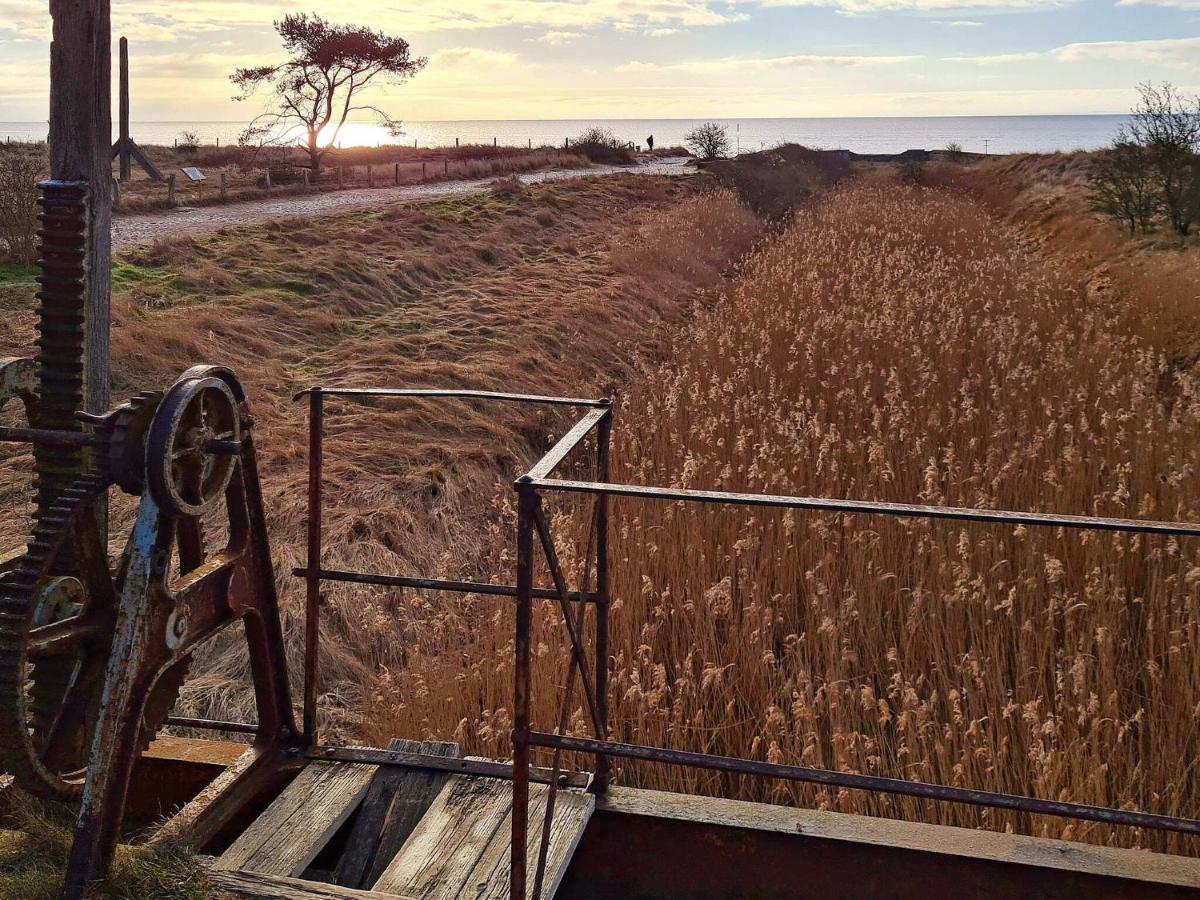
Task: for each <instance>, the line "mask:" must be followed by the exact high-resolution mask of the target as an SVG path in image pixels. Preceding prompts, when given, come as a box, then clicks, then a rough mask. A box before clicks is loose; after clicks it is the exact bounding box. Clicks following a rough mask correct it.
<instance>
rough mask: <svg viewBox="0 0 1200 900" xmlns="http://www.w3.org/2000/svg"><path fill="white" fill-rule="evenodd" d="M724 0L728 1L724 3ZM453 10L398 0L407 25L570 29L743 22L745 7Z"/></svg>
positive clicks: (561, 5) (530, 5)
mask: <svg viewBox="0 0 1200 900" xmlns="http://www.w3.org/2000/svg"><path fill="white" fill-rule="evenodd" d="M722 5H723V4H722ZM459 9H460V10H461V11H457V10H456V11H453V12H450V11H447V6H446V5H445V3H444V0H408V2H402V3H400V4H398V5H394V6H393V7H392V9H391V10H390V13H391V14H392V15H393V16H395V15H399V16H401V17H402V20H403V21H404V23H405V28H406V29H409V30H418V31H433V30H442V29H453V28H500V27H505V26H514V25H518V26H533V27H543V28H550V29H554V30H563V31H570V30H575V29H580V28H594V27H601V26H621V25H624V26H628V27H631V28H637V27H646V26H664V27H666V26H676V27H678V26H687V27H690V26H708V25H724V24H727V23H730V22H739V21H743V20H744V19H746V18H747V16H746V15H745V14H743V13H737V12H732V11H729V10H728V9H718V8H717V6H715V5H714V3H713V2H710V0H478V2H473V3H471V4H470V6H469V7H466V6H465V5H464V6H463V7H459Z"/></svg>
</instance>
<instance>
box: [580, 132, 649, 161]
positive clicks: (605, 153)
mask: <svg viewBox="0 0 1200 900" xmlns="http://www.w3.org/2000/svg"><path fill="white" fill-rule="evenodd" d="M571 149H572V150H574V151H575V152H576V153H582V154H583V155H584V156H586V157H587V158H588V159H589V160H591V161H592V162H594V163H602V164H604V165H609V166H631V165H633V164H634V163H635V162H636V161H637V160H635V159H634V156H633V151H631V150H630V149H629V147H628V145H626V144H624V143H622V142H621V140H620V139H619V138H618V137H617V136H616V135H615V134H613V132H612V131H611V130H610V129H608V128H600V127H599V126H596V127H593V128H588V129H587V130H586V131H584V132H583V133H582V134H580V135H579V137H577V138H575V140H573V141H571Z"/></svg>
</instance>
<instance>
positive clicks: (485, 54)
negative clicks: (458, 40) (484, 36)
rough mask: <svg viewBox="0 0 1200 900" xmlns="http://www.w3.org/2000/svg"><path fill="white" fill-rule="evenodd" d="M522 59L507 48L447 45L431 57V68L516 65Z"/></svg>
mask: <svg viewBox="0 0 1200 900" xmlns="http://www.w3.org/2000/svg"><path fill="white" fill-rule="evenodd" d="M520 59H521V57H520V56H518V55H517V54H516V53H510V52H509V51H507V50H489V49H487V48H485V47H447V48H446V49H444V50H438V51H437V52H436V53H434V54H433V55H432V56H431V57H430V58H429V65H430V67H431V68H436V67H438V66H446V67H456V68H464V67H465V68H491V67H495V66H511V65H515V64H516V63H517V62H518V61H519V60H520Z"/></svg>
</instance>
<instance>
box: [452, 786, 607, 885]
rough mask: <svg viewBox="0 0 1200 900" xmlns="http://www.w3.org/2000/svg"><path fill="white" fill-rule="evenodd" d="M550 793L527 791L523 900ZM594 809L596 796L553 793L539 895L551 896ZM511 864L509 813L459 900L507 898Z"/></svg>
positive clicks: (540, 788) (543, 788)
mask: <svg viewBox="0 0 1200 900" xmlns="http://www.w3.org/2000/svg"><path fill="white" fill-rule="evenodd" d="M549 794H550V789H549V788H548V787H547V786H546V785H543V784H534V785H530V787H529V835H528V839H527V840H528V843H527V845H526V846H527V847H528V850H527V854H526V859H527V861H528V863H527V864H528V866H529V868H528V874H527V880H526V896H528V897H530V898H532V897H533V887H534V872H535V871H536V868H537V858H538V850H539V848H540V846H541V840H542V826H543V824H545V821H546V819H545V816H546V800H547V798H548V797H549ZM595 809H596V798H595V797H594V796H593V795H592V794H589V793H586V792H584V791H578V790H569V791H562V790H560V791H559V792H558V796H557V797H556V798H555V800H554V819H553V820H552V821H551V823H550V846H549V847H548V848H547V853H546V874H545V879H544V881H543V883H542V897H543V898H546V900H548V898H550V897H553V896H554V893H555V891H557V890H558V885H559V883H560V882H561V881H562V879H563V875H564V874H565V873H566V871H567V866H568V865H570V862H571V857H572V856H573V855H574V854H575V848H576V847H577V846H579V839H580V838H581V837H583V832H584V829H585V828H587V823H588V822H589V821H590V820H591V818H592V813H593V812H594V811H595ZM511 860H512V811H511V809H510V811H509V814H508V816H506V817H505V819H504V822H503V823H502V824H501V826H500V827H499V828H498V829H497V830H496V833H495V834H494V835H493V836H492V840H491V843H489V844H488V847H487V849H486V850H485V851H484V852H483V855H482V856H481V857H480V858H479V862H478V863H476V864H475V868H474V870H473V871H472V872H471V877H470V879H469V880H468V882H467V884H466V888H465V889H464V890H463V892H462V894H461V895H460V896H462V897H463V898H474V900H508V897H509V881H508V875H509V872H508V870H509V864H510V862H511Z"/></svg>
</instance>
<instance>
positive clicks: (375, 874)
mask: <svg viewBox="0 0 1200 900" xmlns="http://www.w3.org/2000/svg"><path fill="white" fill-rule="evenodd" d="M388 749H389V750H397V751H399V752H401V753H422V754H425V755H427V756H443V757H450V758H453V757H456V756H458V744H451V743H446V742H444V741H407V740H403V739H400V738H396V739H394V740H392V741H391V742H390V743H389V744H388ZM449 778H450V773H449V772H435V771H430V770H429V769H407V768H399V767H397V766H380V767H379V771H378V772H376V773H375V777H374V778H372V779H371V785H370V787H369V788H368V789H367V795H366V798H365V799H364V800H363V802H362V806H361V807H359V810H358V816H357V818H355V820H354V827H353V828H352V829H351V831H350V837H349V839H348V840H347V841H346V850H345V852H344V853H342V858H341V859H339V860H338V864H337V867H336V868H335V869H334V873H333V881H334V883H335V884H343V885H346V886H347V887H353V888H362V887H368V886H370V885H372V884H374V883H375V882H376V881H378V880H379V877H380V876H381V875H382V874H383V870H384V869H386V868H387V865H388V863H390V862H391V861H392V859H394V858H395V856H396V854H397V853H398V852H399V851H400V848H401V847H403V846H404V842H405V841H406V840H408V836H409V835H410V834H412V830H413V829H414V828H415V827H416V825H417V823H418V822H419V821H420V820H421V817H422V816H424V815H425V813H426V811H427V810H428V809H429V807H430V805H432V803H433V801H434V799H435V798H436V797H437V795H438V793H440V792H441V790H442V788H443V787H445V784H446V781H447V780H448V779H449Z"/></svg>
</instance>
